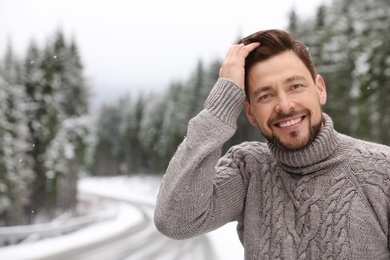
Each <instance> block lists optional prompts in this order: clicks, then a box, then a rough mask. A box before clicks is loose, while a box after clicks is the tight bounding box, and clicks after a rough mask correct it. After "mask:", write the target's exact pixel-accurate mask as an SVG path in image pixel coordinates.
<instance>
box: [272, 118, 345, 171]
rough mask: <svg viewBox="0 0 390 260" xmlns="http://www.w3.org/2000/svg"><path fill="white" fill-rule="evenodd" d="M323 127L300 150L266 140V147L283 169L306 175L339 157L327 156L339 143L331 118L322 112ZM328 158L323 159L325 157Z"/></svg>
mask: <svg viewBox="0 0 390 260" xmlns="http://www.w3.org/2000/svg"><path fill="white" fill-rule="evenodd" d="M323 118H324V128H323V129H322V131H321V132H320V134H319V135H318V136H317V137H316V138H315V139H314V140H313V142H312V143H311V144H309V145H308V146H307V147H305V148H304V149H302V150H298V151H292V150H288V149H285V148H283V147H281V146H280V145H278V144H276V143H275V142H272V141H268V142H267V144H268V147H269V149H270V150H271V152H272V154H273V155H274V157H275V159H276V161H277V163H278V164H279V166H280V167H282V168H283V169H284V170H285V171H287V172H290V173H294V174H298V175H306V174H310V173H314V172H317V171H319V170H321V169H322V168H324V167H326V166H328V165H329V164H332V163H333V162H334V161H335V160H339V159H340V158H337V157H332V158H329V157H330V156H331V155H332V153H333V152H334V151H335V149H336V148H337V145H338V144H339V138H338V134H337V132H336V131H335V130H334V128H333V121H332V119H331V118H330V117H329V116H328V115H327V114H325V113H323ZM327 158H328V160H325V159H327Z"/></svg>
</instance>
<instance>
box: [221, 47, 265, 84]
mask: <svg viewBox="0 0 390 260" xmlns="http://www.w3.org/2000/svg"><path fill="white" fill-rule="evenodd" d="M259 46H260V43H259V42H253V43H250V44H248V45H244V44H243V43H241V44H236V45H233V46H232V47H231V48H230V49H229V51H228V53H227V55H226V58H225V61H224V62H223V64H222V67H221V69H220V71H219V77H221V78H227V79H230V80H231V81H233V82H234V83H236V84H237V85H238V86H240V87H241V88H244V84H245V83H244V82H245V58H246V57H247V56H248V54H249V53H250V52H251V51H253V50H254V49H256V48H257V47H259Z"/></svg>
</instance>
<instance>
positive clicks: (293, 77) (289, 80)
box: [283, 75, 306, 84]
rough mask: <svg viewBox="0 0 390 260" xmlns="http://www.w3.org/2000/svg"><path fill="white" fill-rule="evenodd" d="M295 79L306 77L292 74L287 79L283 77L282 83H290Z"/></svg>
mask: <svg viewBox="0 0 390 260" xmlns="http://www.w3.org/2000/svg"><path fill="white" fill-rule="evenodd" d="M296 80H306V78H305V77H304V76H302V75H293V76H291V77H288V78H287V79H285V80H284V81H283V83H284V84H288V83H291V82H293V81H296Z"/></svg>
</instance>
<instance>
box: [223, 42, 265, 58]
mask: <svg viewBox="0 0 390 260" xmlns="http://www.w3.org/2000/svg"><path fill="white" fill-rule="evenodd" d="M259 46H260V42H252V43H250V44H248V45H245V44H243V43H240V44H235V45H233V46H232V47H231V48H230V49H229V51H228V54H227V57H228V56H233V57H234V56H238V57H239V58H244V59H245V58H246V57H247V56H248V54H249V53H250V52H251V51H253V50H254V49H256V48H257V47H259Z"/></svg>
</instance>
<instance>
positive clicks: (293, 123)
mask: <svg viewBox="0 0 390 260" xmlns="http://www.w3.org/2000/svg"><path fill="white" fill-rule="evenodd" d="M302 120H303V117H299V118H296V119H292V120H289V121H286V122H283V123H278V124H277V126H279V127H281V128H284V127H289V126H292V125H295V124H298V123H299V122H301V121H302Z"/></svg>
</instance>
